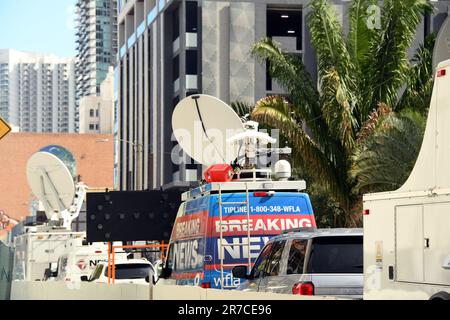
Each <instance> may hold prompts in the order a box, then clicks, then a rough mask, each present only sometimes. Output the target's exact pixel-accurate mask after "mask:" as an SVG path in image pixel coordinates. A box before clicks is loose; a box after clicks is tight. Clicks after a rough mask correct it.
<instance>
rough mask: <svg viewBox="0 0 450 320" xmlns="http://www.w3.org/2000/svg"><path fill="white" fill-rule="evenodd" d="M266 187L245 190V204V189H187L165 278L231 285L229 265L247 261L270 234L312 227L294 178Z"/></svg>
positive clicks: (206, 285) (309, 209) (309, 208)
mask: <svg viewBox="0 0 450 320" xmlns="http://www.w3.org/2000/svg"><path fill="white" fill-rule="evenodd" d="M242 184H243V183H242ZM216 185H217V183H216ZM236 186H238V184H237V183H236V184H235V187H236ZM270 187H272V189H271V190H270V191H265V190H263V191H261V190H251V191H249V192H248V205H247V203H246V199H247V191H244V192H241V191H239V192H235V191H229V192H228V193H221V195H219V194H218V193H217V192H215V191H214V189H217V186H214V183H213V184H211V185H207V186H206V187H204V188H203V190H202V189H201V188H199V189H200V190H193V191H191V192H190V193H189V194H188V195H187V196H186V199H185V201H184V202H183V203H182V205H181V207H180V209H179V212H178V215H177V218H176V221H175V224H174V227H173V231H172V236H171V240H170V246H169V252H168V258H167V264H166V266H167V267H168V268H171V270H172V273H171V276H170V278H171V279H173V280H175V281H176V284H179V285H195V286H202V287H204V288H221V287H222V285H223V287H224V288H233V287H236V286H238V285H239V283H240V279H233V277H232V275H231V269H232V268H233V267H234V266H236V265H242V264H248V263H250V264H252V263H253V262H254V261H255V259H256V258H257V257H258V254H259V252H260V250H261V249H262V247H263V246H264V245H265V243H266V242H267V241H268V240H269V239H270V238H271V237H273V236H275V235H278V234H280V233H281V232H283V231H284V230H287V229H293V228H302V227H315V226H316V222H315V219H314V214H313V209H312V206H311V202H310V199H309V196H308V195H307V194H305V193H301V192H299V190H296V189H300V188H298V182H296V181H284V182H283V183H280V185H277V184H276V182H271V185H270ZM241 189H242V188H241ZM274 189H275V190H274ZM280 189H281V190H280ZM220 201H221V202H222V205H221V206H222V208H221V209H222V219H221V218H220V204H219V202H220ZM247 210H249V214H247ZM221 239H222V241H221ZM221 253H222V254H223V260H221ZM222 270H223V274H222ZM222 279H223V284H222Z"/></svg>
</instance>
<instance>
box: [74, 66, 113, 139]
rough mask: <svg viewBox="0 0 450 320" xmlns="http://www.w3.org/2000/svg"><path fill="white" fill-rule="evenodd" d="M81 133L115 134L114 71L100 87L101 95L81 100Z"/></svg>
mask: <svg viewBox="0 0 450 320" xmlns="http://www.w3.org/2000/svg"><path fill="white" fill-rule="evenodd" d="M79 112H80V128H79V129H80V130H79V132H80V133H113V127H114V69H113V67H110V70H109V72H108V75H107V77H106V79H105V80H103V82H102V84H101V85H100V95H98V96H97V95H90V96H86V97H83V98H81V100H80V108H79Z"/></svg>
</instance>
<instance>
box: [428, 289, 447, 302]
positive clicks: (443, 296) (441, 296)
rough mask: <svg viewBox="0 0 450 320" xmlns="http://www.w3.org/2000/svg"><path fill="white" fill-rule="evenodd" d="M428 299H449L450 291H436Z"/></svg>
mask: <svg viewBox="0 0 450 320" xmlns="http://www.w3.org/2000/svg"><path fill="white" fill-rule="evenodd" d="M430 300H450V293H448V292H444V291H442V292H438V293H436V294H433V295H432V296H431V298H430Z"/></svg>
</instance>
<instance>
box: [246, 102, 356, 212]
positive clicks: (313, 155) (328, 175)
mask: <svg viewBox="0 0 450 320" xmlns="http://www.w3.org/2000/svg"><path fill="white" fill-rule="evenodd" d="M291 110H292V107H290V108H289V107H287V106H286V105H283V104H279V103H277V104H275V105H270V104H268V103H264V104H258V103H257V104H256V106H255V109H254V110H253V112H252V119H254V120H256V121H259V122H262V123H265V124H268V125H270V126H271V127H273V128H277V129H279V130H280V132H281V134H282V135H283V136H285V137H287V138H288V139H289V141H290V142H291V143H292V149H293V154H292V157H293V158H294V161H295V162H296V164H298V165H299V166H300V167H302V168H305V170H307V171H308V173H309V174H310V175H312V176H314V177H315V179H317V180H320V181H321V184H322V186H324V187H325V188H326V189H327V190H330V191H331V192H332V193H333V194H334V195H335V196H336V199H338V200H339V201H340V203H341V204H342V205H343V207H344V208H345V207H347V206H348V205H349V203H348V201H347V200H348V196H347V195H348V192H349V190H347V189H346V183H345V178H343V177H342V176H339V170H336V167H335V166H334V164H333V162H332V161H331V158H330V156H329V154H326V153H324V152H323V150H322V148H321V146H320V145H318V144H317V143H316V142H315V141H314V140H313V139H312V138H311V137H310V136H309V135H308V134H307V133H306V132H305V131H304V129H303V128H302V127H301V126H300V125H299V124H298V123H297V122H296V121H295V120H294V119H293V118H292V111H291ZM344 177H345V176H344Z"/></svg>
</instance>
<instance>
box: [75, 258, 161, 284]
mask: <svg viewBox="0 0 450 320" xmlns="http://www.w3.org/2000/svg"><path fill="white" fill-rule="evenodd" d="M150 272H151V273H152V274H156V271H155V269H154V267H153V265H152V264H151V263H150V262H149V261H148V260H146V259H129V260H121V261H116V262H115V280H114V283H137V284H147V280H148V278H147V277H148V276H149V275H150ZM146 278H147V280H146ZM81 280H82V281H89V282H97V283H108V262H107V261H101V262H99V263H98V264H97V267H96V268H95V269H94V271H93V272H92V274H91V275H90V277H89V278H88V277H87V276H83V277H82V278H81Z"/></svg>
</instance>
